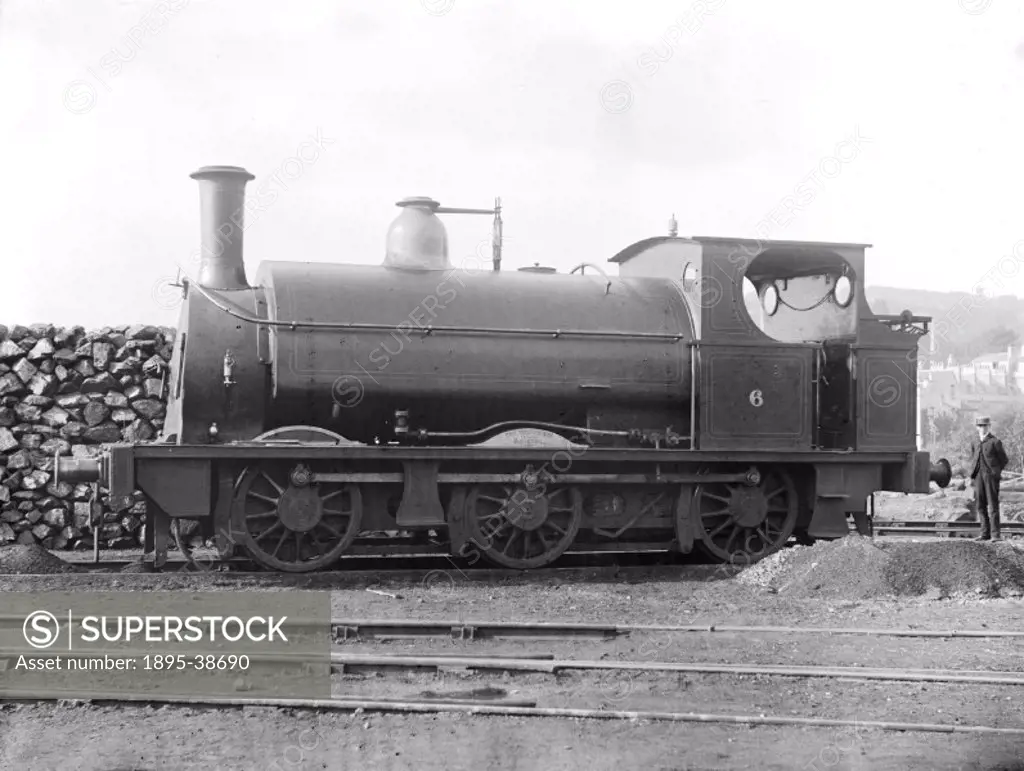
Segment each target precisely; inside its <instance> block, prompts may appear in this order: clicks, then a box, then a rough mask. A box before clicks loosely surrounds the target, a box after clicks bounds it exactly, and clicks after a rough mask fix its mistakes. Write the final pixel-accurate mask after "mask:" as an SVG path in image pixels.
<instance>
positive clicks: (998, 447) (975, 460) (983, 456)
mask: <svg viewBox="0 0 1024 771" xmlns="http://www.w3.org/2000/svg"><path fill="white" fill-rule="evenodd" d="M977 427H978V438H977V439H976V440H974V441H973V442H971V481H972V483H973V484H974V500H975V503H976V505H977V507H978V519H979V520H980V521H981V535H980V536H979V537H978V538H975V539H974V540H975V541H989V540H991V541H999V540H1002V539H1001V537H1000V535H999V480H1000V478H1001V476H1002V473H1003V469H1004V468H1006V465H1007V463H1009V459H1008V458H1007V457H1006V451H1005V450H1004V449H1003V443H1002V442H1001V441H999V439H997V438H996V437H995V436H994V435H993V434H992V432H991V431H990V429H991V427H992V421H991V420H989V419H988V418H986V417H982V418H978V420H977ZM990 509H991V512H992V517H991V520H990V519H989V510H990Z"/></svg>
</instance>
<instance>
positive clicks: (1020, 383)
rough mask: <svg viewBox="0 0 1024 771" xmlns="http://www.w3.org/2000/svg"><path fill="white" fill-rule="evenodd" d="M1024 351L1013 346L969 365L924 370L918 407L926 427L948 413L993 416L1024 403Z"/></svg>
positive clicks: (937, 364)
mask: <svg viewBox="0 0 1024 771" xmlns="http://www.w3.org/2000/svg"><path fill="white" fill-rule="evenodd" d="M1022 355H1024V349H1022V348H1021V347H1020V346H1012V345H1011V346H1010V347H1009V348H1007V350H1006V351H1005V352H1004V353H986V354H984V355H982V356H979V357H977V358H976V359H974V360H972V361H970V362H968V363H967V364H961V365H957V364H953V361H952V357H950V359H949V360H948V361H947V362H945V363H941V362H932V364H931V365H930V366H929V367H928V369H924V370H921V371H920V372H919V376H920V379H921V382H920V387H919V388H918V406H919V409H920V410H921V413H922V415H921V418H922V425H928V423H927V421H928V420H929V417H935V416H936V415H940V414H942V413H947V412H965V413H967V414H974V413H991V412H996V411H998V409H999V408H1000V407H1003V406H1006V405H1010V404H1015V403H1022V402H1024V366H1022Z"/></svg>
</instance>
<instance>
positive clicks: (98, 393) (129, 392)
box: [0, 324, 174, 549]
mask: <svg viewBox="0 0 1024 771" xmlns="http://www.w3.org/2000/svg"><path fill="white" fill-rule="evenodd" d="M173 345H174V330H173V329H169V328H167V327H154V326H142V325H137V326H131V327H128V326H125V327H105V328H103V329H101V330H97V331H93V332H86V331H85V329H83V328H82V327H73V328H71V329H66V328H64V327H54V326H52V325H49V324H33V325H32V326H30V327H23V326H16V327H14V328H13V329H8V328H7V327H5V326H3V325H0V545H3V544H6V543H11V542H17V543H22V544H41V545H42V546H44V547H46V548H50V549H67V548H91V547H92V543H93V537H94V527H96V526H94V524H93V522H92V521H91V507H90V503H89V501H90V498H91V495H92V491H91V488H90V486H89V485H85V484H79V485H71V484H68V483H67V482H59V483H58V484H56V485H55V484H54V482H53V462H54V456H55V455H56V454H60V455H72V456H77V457H91V456H94V455H96V454H98V453H99V452H100V450H101V449H102V447H103V445H104V444H110V443H114V442H121V441H126V442H136V441H148V440H151V439H153V438H155V437H156V435H157V434H158V433H159V430H160V427H161V426H162V425H163V416H164V408H165V406H164V398H165V395H166V393H167V383H166V381H167V378H168V373H169V367H168V362H169V361H170V359H171V351H172V348H173ZM105 500H106V496H105V491H104V490H101V495H100V501H101V503H105ZM144 518H145V505H144V504H143V503H142V502H141V501H139V502H137V503H136V505H135V506H134V507H132V508H131V509H130V510H128V511H123V512H120V513H115V512H113V511H111V510H109V509H108V508H107V507H106V506H105V505H104V507H103V514H102V521H101V522H100V523H99V524H98V530H99V540H100V547H101V548H104V547H106V548H112V549H128V548H136V547H138V546H140V545H141V537H142V527H143V524H144Z"/></svg>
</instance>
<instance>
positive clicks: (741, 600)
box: [0, 539, 1024, 771]
mask: <svg viewBox="0 0 1024 771" xmlns="http://www.w3.org/2000/svg"><path fill="white" fill-rule="evenodd" d="M877 540H878V541H879V542H881V541H883V539H877ZM895 541H896V539H893V542H895ZM900 543H907V539H900ZM931 543H936V544H939V543H940V542H937V541H932V542H931ZM965 546H967V545H964V544H946V545H945V546H941V548H943V549H947V548H948V547H956V548H958V549H960V552H959V553H958V554H959V556H956V555H954V557H955V561H957V564H959V563H960V562H963V561H964V560H965V559H967V557H971V555H973V554H974V553H975V552H974V551H973V550H972V551H969V552H964V551H963V550H964V548H965ZM970 546H971V547H973V546H977V547H978V549H980V550H981V551H980V552H977V554H978V555H980V557H979V558H980V559H982V560H983V561H987V562H992V563H993V564H995V563H998V559H997V556H999V555H995V556H994V550H995V549H996V548H1000V549H1002V550H1004V551H1005V550H1007V549H1009V548H1011V547H1010V546H1009V545H1007V544H985V545H977V544H972V545H970ZM850 548H857V549H863V548H866V546H865V545H864V544H859V543H858V544H854V546H852V547H846V546H844V547H842V548H840V547H839V546H835V547H830V548H829V549H824V548H819V547H814V549H816V550H817V551H812V550H811V549H807V550H806V551H805V552H804V553H803V554H804V555H809V556H800V555H798V556H799V559H798V558H797V557H793V558H792V559H791V564H790V565H789V566H788V567H787V566H786V565H783V566H781V567H780V568H778V569H777V570H775V572H773V573H772V575H771V577H772V580H771V581H768V582H767V583H768V585H764V582H763V581H762V582H760V583H759V581H758V580H752V579H744V580H740V579H737V578H735V577H730V573H729V571H722V570H720V569H713V568H710V567H681V568H658V569H648V570H633V571H625V570H624V571H623V573H622V575H621V576H620V577H619V578H618V579H609V578H603V579H593V578H590V579H588V578H586V577H585V576H575V577H570V578H566V579H564V580H557V579H547V580H546V581H543V582H542V581H539V580H531V579H528V578H508V579H501V580H498V581H473V580H470V579H471V576H463V575H461V574H460V573H459V571H458V570H457V569H455V568H454V567H453V568H452V570H450V571H446V572H444V573H435V574H433V575H431V576H428V577H427V578H426V579H425V580H421V581H415V582H410V581H405V580H388V579H383V578H381V579H375V580H374V579H370V580H366V579H360V580H355V581H353V580H346V579H339V578H334V577H331V578H327V579H319V580H318V579H311V578H308V577H307V578H303V577H283V578H278V577H273V578H271V577H268V578H267V579H265V580H263V579H251V578H250V579H243V580H237V579H230V578H228V577H225V576H222V575H216V574H206V575H181V574H178V575H167V576H153V575H144V576H126V575H121V576H117V575H110V576H97V575H82V574H61V575H53V576H46V577H41V578H40V577H28V576H0V592H2V591H68V590H69V589H81V590H83V591H104V590H111V589H113V590H119V591H124V590H129V589H132V590H135V589H139V588H143V587H146V588H149V589H160V590H166V589H172V588H176V589H185V588H188V589H191V590H193V591H239V590H241V591H287V590H289V588H292V587H294V588H316V589H330V590H331V591H332V600H333V609H334V611H333V615H334V616H335V618H347V619H351V620H361V619H370V618H392V619H444V620H452V621H457V622H462V623H467V622H470V621H473V620H503V621H576V622H589V623H594V622H607V623H615V624H622V625H625V624H648V625H650V624H676V625H687V624H705V625H707V624H718V625H730V624H731V625H773V626H800V627H812V626H819V627H830V628H837V627H856V628H866V627H870V628H876V629H880V628H902V629H930V630H948V629H960V630H963V629H986V628H987V629H991V630H1014V631H1017V630H1024V601H1022V600H1021V599H1020V598H1017V597H1002V596H996V597H992V596H982V595H976V596H972V595H971V593H970V592H960V593H958V594H956V595H955V596H948V597H944V598H943V597H940V596H939V595H938V594H936V593H934V592H932V593H929V592H928V591H924V592H923V593H921V594H913V595H912V596H892V597H868V598H864V597H860V598H857V599H850V598H844V597H843V596H842V594H841V593H839V594H833V593H831V592H826V593H825V594H827V595H828V596H815V594H816V592H815V591H811V590H810V589H809V588H808V587H807V586H806V581H804V582H802V583H801V582H800V581H798V580H796V579H797V578H799V577H800V576H802V575H803V573H800V571H802V570H805V568H806V567H807V565H808V564H815V565H820V563H821V562H822V561H825V562H829V560H832V561H834V563H835V564H836V565H840V566H841V565H846V564H848V563H847V562H842V560H843V559H845V560H849V557H850V552H849V549H850ZM986 550H987V551H986ZM908 553H909V552H908ZM914 554H917V552H914ZM950 554H953V552H950ZM964 554H967V557H964V556H963V555H964ZM1010 556H1011V557H1012V555H1010ZM971 558H973V557H971ZM999 558H1000V559H1004V558H1005V559H1009V558H1010V557H1006V556H1005V555H1003V556H1000V557H999ZM811 559H813V562H810V563H808V560H811ZM830 564H831V563H830ZM888 564H890V565H891V564H892V563H891V562H890V563H888ZM908 564H909V563H908ZM815 569H817V567H816V568H815ZM844 569H846V568H844ZM866 569H867V565H866V564H865V570H866ZM884 569H885V566H882V565H880V566H879V567H878V570H884ZM751 570H754V568H752V569H751ZM762 570H764V569H762ZM786 571H789V572H788V573H787V572H786ZM769 572H771V571H769ZM833 573H834V575H833V574H829V577H826V578H823V579H821V580H822V581H825V582H826V584H827V583H828V581H832V582H836V581H841V580H842V571H841V570H840V571H833ZM964 575H966V576H970V575H974V573H972V572H971V571H969V570H968V571H965V572H964ZM755 578H756V575H755ZM762 578H763V576H762ZM775 579H779V580H775ZM791 584H792V585H794V586H795V585H798V584H799V585H800V586H801V587H802V588H801V591H789V590H787V589H786V588H785V587H787V586H789V585H791ZM854 584H856V585H857V586H860V584H859V583H858V582H856V581H851V585H854ZM368 588H372V589H376V590H378V591H384V592H389V593H391V594H394V595H397V597H394V598H392V597H389V596H385V595H382V594H375V593H372V592H368V591H366V589H368ZM825 588H828V586H827V585H826V586H825ZM918 588H919V587H918ZM914 591H917V589H914ZM817 594H821V592H817ZM340 650H341V651H342V652H352V653H356V652H374V653H401V654H417V653H422V654H436V653H444V654H448V655H451V654H454V653H458V654H464V655H480V654H503V655H517V654H522V653H526V652H532V653H537V652H545V653H549V654H551V655H553V656H554V657H555V658H558V659H579V660H633V661H679V662H729V663H749V664H754V665H756V664H777V665H784V664H794V665H806V664H818V665H837V666H839V665H841V666H869V667H886V668H890V667H891V668H909V669H922V668H928V669H956V670H960V671H966V670H996V671H1013V672H1021V673H1024V656H1022V654H1024V638H1016V639H1014V638H984V639H965V638H953V639H929V638H913V637H883V636H862V635H825V634H801V635H797V634H787V633H770V634H769V633H749V634H740V633H725V632H686V633H667V632H643V633H640V632H634V633H633V634H631V635H629V636H627V637H620V638H617V639H614V640H608V641H545V642H538V641H477V642H469V641H454V640H439V639H435V640H430V639H425V640H405V641H370V640H367V641H355V642H346V643H343V644H341V646H340ZM332 685H333V692H334V695H335V696H345V697H351V698H355V697H367V698H371V697H388V698H396V697H404V698H436V697H449V698H451V697H459V698H466V697H467V694H474V693H475V694H480V693H487V694H489V695H490V696H491V697H503V698H511V699H529V700H532V701H535V702H536V704H537V706H538V707H561V708H564V707H571V708H593V709H606V710H657V711H674V712H694V713H717V714H732V715H762V714H764V715H769V716H771V715H775V716H802V717H824V718H838V719H846V720H851V721H859V722H861V723H863V722H864V721H896V722H913V723H939V724H943V725H950V726H953V725H958V726H989V727H1002V728H1024V698H1022V696H1024V686H1009V685H1000V686H996V685H972V684H954V683H920V682H880V681H870V680H854V679H843V680H836V679H822V678H808V677H770V676H767V675H763V674H757V675H743V676H740V675H719V674H691V673H685V674H678V673H600V672H598V673H595V672H580V671H570V672H565V673H560V674H558V675H550V674H542V673H529V674H515V675H509V674H502V673H469V672H465V671H443V672H440V673H433V672H413V671H387V672H380V671H359V672H355V673H349V674H338V675H335V677H334V679H333V684H332ZM65 768H66V769H82V770H83V771H128V770H129V769H133V770H141V769H165V768H166V769H199V768H202V769H246V770H247V771H249V770H251V769H278V768H280V769H331V770H332V771H333V770H334V769H349V768H353V769H417V771H419V770H421V769H463V768H466V769H469V768H472V769H541V770H543V771H549V770H553V769H587V771H596V770H597V769H613V768H614V769H633V768H637V769H652V770H654V769H747V768H750V769H761V768H769V769H805V768H806V769H810V768H817V769H826V768H828V769H876V768H879V769H1024V735H1020V736H1012V735H998V734H971V733H964V734H959V733H958V734H940V733H920V732H909V733H898V732H891V731H882V730H877V729H872V728H867V727H864V726H863V725H859V726H858V727H855V728H854V727H850V728H805V727H746V726H742V725H728V724H720V723H663V722H654V721H629V720H625V721H621V720H597V719H567V718H541V717H521V716H514V717H507V716H503V717H498V716H484V715H466V714H457V713H442V714H427V715H410V714H379V713H363V714H352V713H344V712H336V713H327V712H319V713H318V712H316V711H302V710H279V709H270V708H249V707H247V708H244V709H243V708H219V709H200V708H190V707H178V706H160V705H155V706H147V705H141V704H140V705H90V704H84V705H67V704H58V703H35V704H7V705H5V706H4V708H3V709H0V769H3V770H4V771H6V769H26V770H34V769H65Z"/></svg>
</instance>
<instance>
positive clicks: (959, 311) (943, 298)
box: [865, 286, 1024, 362]
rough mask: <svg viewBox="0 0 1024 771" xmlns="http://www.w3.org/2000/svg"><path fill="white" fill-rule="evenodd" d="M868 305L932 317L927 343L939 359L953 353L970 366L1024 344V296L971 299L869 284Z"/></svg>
mask: <svg viewBox="0 0 1024 771" xmlns="http://www.w3.org/2000/svg"><path fill="white" fill-rule="evenodd" d="M865 293H866V294H867V298H868V303H869V304H870V305H871V309H872V310H873V311H874V312H875V313H899V312H900V311H902V310H904V309H909V310H911V311H912V312H913V313H914V314H915V315H918V316H931V317H932V332H931V333H930V334H929V335H928V336H927V337H925V338H924V339H923V341H922V348H923V350H927V349H928V347H929V346H930V345H931V344H932V339H934V340H935V344H936V346H937V348H938V351H937V352H938V357H939V358H940V359H946V358H947V357H948V356H950V355H952V356H953V357H954V359H955V360H957V361H959V362H966V361H970V360H971V359H973V358H974V357H975V356H979V355H981V354H983V353H996V352H999V351H1005V350H1006V347H1007V346H1008V345H1018V344H1020V343H1021V342H1022V336H1021V330H1022V329H1024V298H1020V297H1016V296H1014V295H1004V296H1002V297H983V296H981V295H975V296H973V297H972V296H971V295H969V294H968V293H966V292H930V291H926V290H923V289H902V288H898V287H885V286H875V287H872V286H869V287H867V288H866V289H865Z"/></svg>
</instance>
